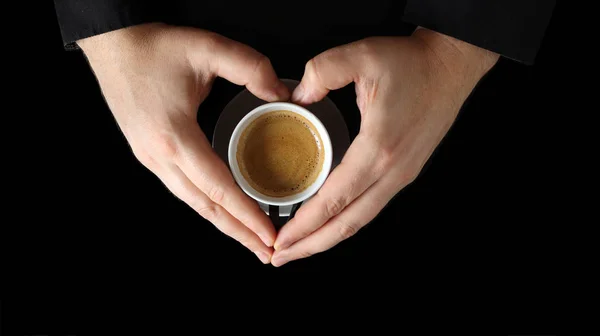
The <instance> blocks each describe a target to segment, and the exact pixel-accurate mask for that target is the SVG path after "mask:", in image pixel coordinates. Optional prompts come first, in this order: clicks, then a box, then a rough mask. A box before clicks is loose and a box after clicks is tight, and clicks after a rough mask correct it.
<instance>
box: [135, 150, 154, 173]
mask: <svg viewBox="0 0 600 336" xmlns="http://www.w3.org/2000/svg"><path fill="white" fill-rule="evenodd" d="M132 151H133V156H134V157H135V158H136V160H138V161H139V162H140V163H141V164H143V165H144V166H146V167H148V168H151V167H153V166H154V159H152V156H151V155H150V154H149V153H148V151H146V150H144V149H141V148H138V147H135V148H132Z"/></svg>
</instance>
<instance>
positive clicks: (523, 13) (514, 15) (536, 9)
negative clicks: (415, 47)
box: [404, 0, 556, 64]
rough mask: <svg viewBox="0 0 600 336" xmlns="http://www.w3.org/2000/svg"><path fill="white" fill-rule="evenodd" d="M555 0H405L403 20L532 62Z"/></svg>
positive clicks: (524, 61) (503, 54)
mask: <svg viewBox="0 0 600 336" xmlns="http://www.w3.org/2000/svg"><path fill="white" fill-rule="evenodd" d="M555 2H556V1H555V0H492V1H488V0H483V1H482V0H453V1H448V0H408V1H407V4H406V7H405V11H404V20H405V21H406V22H409V23H412V24H415V25H418V26H421V27H424V28H428V29H431V30H434V31H437V32H439V33H442V34H445V35H449V36H452V37H454V38H457V39H459V40H462V41H465V42H467V43H470V44H473V45H476V46H478V47H481V48H484V49H487V50H490V51H493V52H496V53H498V54H500V55H502V56H504V57H507V58H510V59H513V60H516V61H520V62H522V63H525V64H533V63H534V61H535V57H536V55H537V52H538V50H539V47H540V45H541V42H542V39H543V37H544V33H545V31H546V28H547V26H548V23H549V22H550V17H551V16H552V11H553V9H554V5H555Z"/></svg>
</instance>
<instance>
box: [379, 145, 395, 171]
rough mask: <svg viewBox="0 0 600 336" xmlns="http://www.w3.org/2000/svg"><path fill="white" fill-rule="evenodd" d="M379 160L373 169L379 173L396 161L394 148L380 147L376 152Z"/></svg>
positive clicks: (386, 169)
mask: <svg viewBox="0 0 600 336" xmlns="http://www.w3.org/2000/svg"><path fill="white" fill-rule="evenodd" d="M378 157H379V160H378V162H377V164H376V167H375V169H376V170H377V171H379V172H381V173H383V172H385V171H388V170H389V169H390V168H391V167H392V166H393V165H394V164H395V163H396V153H395V151H394V149H390V148H388V147H381V149H380V150H379V153H378Z"/></svg>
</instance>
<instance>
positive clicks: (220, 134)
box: [212, 79, 350, 216]
mask: <svg viewBox="0 0 600 336" xmlns="http://www.w3.org/2000/svg"><path fill="white" fill-rule="evenodd" d="M282 81H283V82H284V83H285V85H286V86H287V87H288V88H289V89H290V91H293V90H294V88H295V87H296V86H297V85H298V83H299V82H298V81H296V80H292V79H283V80H282ZM266 103H267V102H266V101H264V100H262V99H259V98H257V97H256V96H254V95H253V94H252V93H250V91H248V90H247V89H244V90H243V91H242V92H240V93H239V94H238V95H237V96H235V97H234V98H233V99H232V100H231V101H230V102H229V104H227V106H225V109H223V112H221V115H220V116H219V120H217V124H216V125H215V132H214V135H213V140H212V146H213V148H214V150H215V152H216V153H217V154H218V155H219V157H220V158H221V159H222V160H223V161H224V162H226V163H227V165H228V166H229V161H228V158H227V151H228V147H229V140H230V138H231V134H232V133H233V130H234V129H235V127H236V125H237V124H238V123H239V122H240V120H242V118H243V117H244V116H245V115H246V114H247V113H248V112H250V111H252V110H253V109H254V108H256V107H258V106H260V105H263V104H266ZM305 107H306V108H307V109H308V110H309V111H311V112H312V113H313V114H314V115H315V116H317V118H319V120H321V122H322V123H323V125H325V128H327V132H329V137H330V138H331V145H332V147H333V162H332V166H331V169H332V170H333V169H334V168H335V167H336V166H337V165H338V164H339V163H340V162H341V161H342V158H343V157H344V154H345V153H346V150H347V149H348V147H349V146H350V135H349V133H348V127H347V126H346V122H345V121H344V117H343V116H342V114H341V112H340V111H339V110H338V108H337V106H335V104H334V103H333V101H331V99H329V98H328V97H325V99H323V100H321V101H320V102H317V103H314V104H311V105H308V106H305ZM259 205H260V207H261V208H262V209H263V210H264V211H265V212H266V213H267V214H268V213H269V207H268V206H267V205H266V204H262V203H260V202H259ZM291 208H292V206H291V205H290V206H287V207H281V208H280V209H279V215H280V216H288V215H289V214H290V211H291Z"/></svg>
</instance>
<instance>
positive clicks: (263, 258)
mask: <svg viewBox="0 0 600 336" xmlns="http://www.w3.org/2000/svg"><path fill="white" fill-rule="evenodd" d="M254 254H256V256H257V257H258V259H260V261H262V263H263V264H268V263H269V261H270V260H269V256H268V255H267V254H266V253H264V252H261V251H258V252H254Z"/></svg>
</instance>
